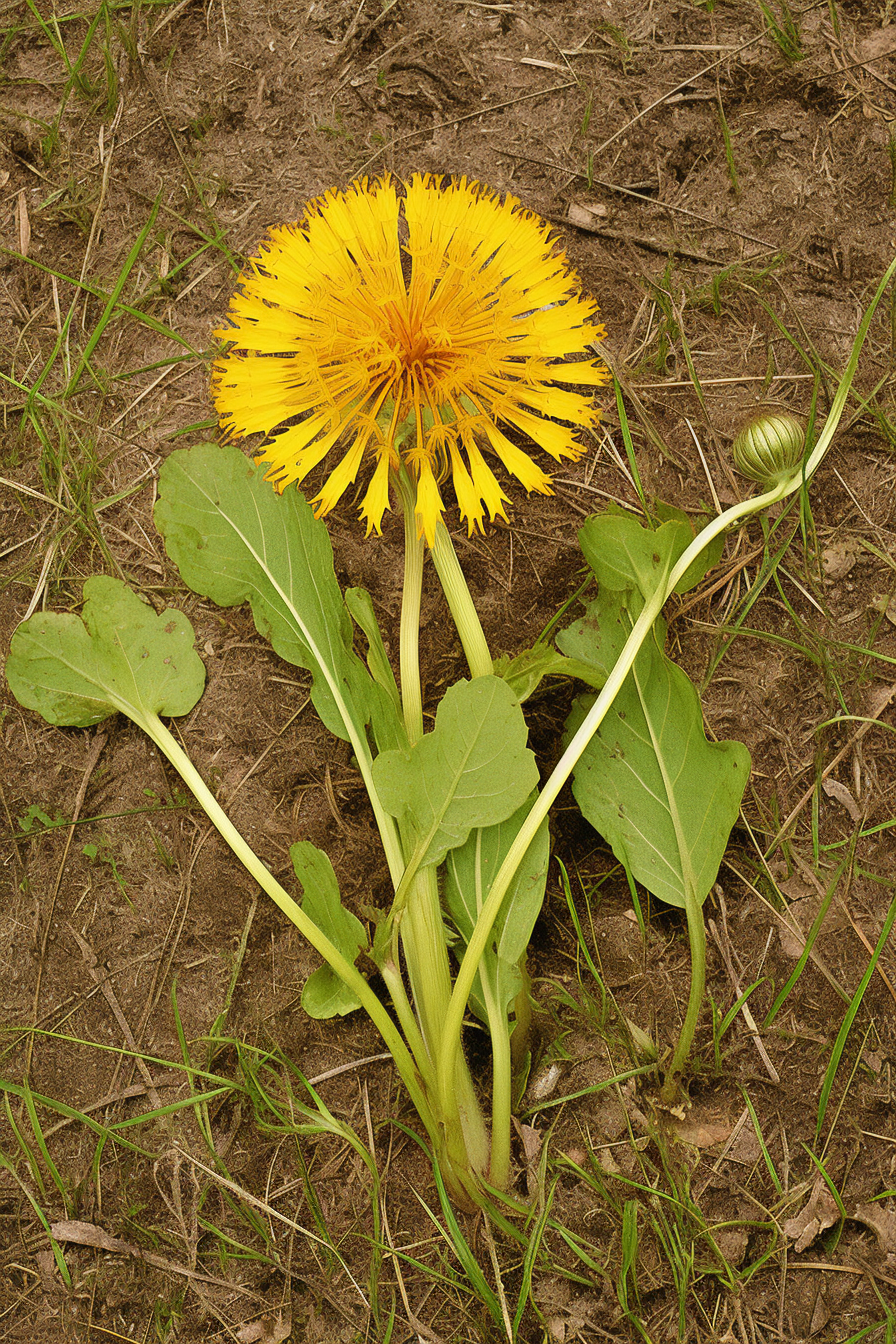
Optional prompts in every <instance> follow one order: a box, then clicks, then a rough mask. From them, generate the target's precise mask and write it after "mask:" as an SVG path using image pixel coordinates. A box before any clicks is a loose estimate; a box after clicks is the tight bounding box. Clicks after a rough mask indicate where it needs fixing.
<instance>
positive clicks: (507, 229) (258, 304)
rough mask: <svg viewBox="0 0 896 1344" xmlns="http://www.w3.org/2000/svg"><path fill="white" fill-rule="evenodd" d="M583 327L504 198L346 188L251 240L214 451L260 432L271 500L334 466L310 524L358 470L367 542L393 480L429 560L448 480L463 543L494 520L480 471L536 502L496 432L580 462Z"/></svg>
mask: <svg viewBox="0 0 896 1344" xmlns="http://www.w3.org/2000/svg"><path fill="white" fill-rule="evenodd" d="M596 315H597V305H596V304H595V303H594V302H593V301H592V300H590V299H588V298H585V297H583V296H582V294H581V293H580V288H579V280H578V277H577V276H576V275H575V273H574V272H573V271H571V270H570V268H569V266H568V264H567V261H566V258H565V257H564V256H563V254H562V252H560V251H559V249H558V248H557V246H556V245H555V244H554V243H553V241H552V240H551V238H550V227H549V225H547V224H546V223H545V222H544V221H543V220H541V219H539V218H538V216H536V215H534V214H532V213H531V212H530V211H528V210H525V209H523V207H522V206H521V205H520V202H519V201H518V200H516V199H515V198H514V197H512V196H505V197H503V198H501V197H499V196H498V195H496V194H495V193H494V192H492V191H490V190H489V189H488V188H487V187H484V186H482V185H480V184H478V183H473V182H468V181H467V180H466V178H452V179H450V180H448V181H447V183H445V182H444V181H443V179H441V178H434V177H431V176H425V175H417V176H415V177H413V178H412V180H411V181H410V182H409V183H407V184H406V185H405V186H402V184H400V183H397V182H396V180H395V179H394V178H391V177H390V176H386V177H384V178H382V179H379V180H377V181H374V182H369V181H368V180H367V179H363V180H360V181H357V182H355V183H353V184H352V185H351V186H350V187H348V188H347V189H346V190H345V191H329V192H327V193H326V194H325V195H323V196H320V197H318V198H317V199H316V200H313V201H311V202H310V203H309V204H308V206H307V207H306V209H305V213H304V216H303V218H302V219H301V220H300V221H299V222H298V223H296V224H287V225H283V226H282V227H279V228H275V229H273V230H272V231H271V233H270V235H269V237H268V238H267V239H266V240H265V241H264V242H262V243H261V244H260V248H259V255H258V256H257V257H256V258H254V259H253V260H252V261H251V262H250V264H249V269H248V270H247V271H246V272H245V273H244V274H243V276H242V277H241V279H240V282H239V285H238V289H237V292H236V293H235V295H234V297H233V300H232V302H231V307H230V312H229V314H228V317H229V323H230V325H228V326H227V327H225V328H224V329H223V330H221V331H219V332H217V333H216V335H217V336H219V337H221V338H222V339H224V340H226V341H228V342H230V343H231V344H230V346H229V348H228V350H227V352H226V353H225V354H224V355H222V356H221V358H220V359H219V360H218V361H217V362H216V364H215V367H214V374H213V393H214V398H215V403H216V406H217V409H218V412H219V414H220V417H221V420H222V424H223V426H224V427H225V429H226V430H227V432H228V433H229V434H230V435H231V436H233V437H235V438H239V437H242V436H244V435H248V434H255V433H258V432H263V433H264V434H265V435H267V436H268V441H267V443H266V445H265V446H264V447H263V449H262V450H261V455H260V458H259V460H260V461H263V462H266V463H268V464H269V468H268V472H267V479H269V480H271V481H273V482H274V484H275V485H276V487H277V488H278V489H279V490H283V489H284V488H285V487H286V486H287V485H289V484H290V483H292V482H294V481H295V482H299V483H301V482H302V481H304V480H305V478H306V477H307V476H308V474H309V473H310V472H312V471H313V470H314V468H315V467H317V466H318V465H320V464H321V463H322V462H324V460H325V459H326V458H328V457H330V456H331V454H332V455H333V465H332V469H331V470H330V473H329V475H328V476H327V478H326V480H325V481H324V484H323V486H322V488H321V490H320V492H319V494H317V496H316V497H315V499H314V500H313V503H314V505H315V510H316V512H317V514H318V516H320V515H323V514H326V513H329V512H330V510H331V509H332V508H334V506H335V505H336V504H337V503H338V501H339V500H340V499H341V497H342V495H343V494H344V493H345V491H346V490H347V489H348V487H349V486H350V485H352V484H354V482H355V481H356V480H357V478H358V476H359V474H362V473H363V478H364V479H365V480H366V479H367V473H368V471H369V470H370V468H371V467H372V476H371V477H370V480H369V483H368V485H367V490H366V493H365V495H364V497H363V500H362V502H361V506H360V513H361V517H362V518H363V519H364V521H365V522H366V525H367V532H368V535H369V534H370V532H371V531H376V532H379V531H380V528H381V524H382V519H383V514H384V513H385V511H386V509H387V508H388V507H389V479H390V472H398V471H399V470H401V468H402V467H403V468H404V469H405V470H406V471H407V472H408V474H409V475H410V477H411V478H412V480H413V481H414V482H415V485H416V505H415V511H416V520H417V531H418V535H419V536H423V537H425V539H426V541H427V543H428V544H429V545H432V543H433V540H434V538H435V531H436V526H437V524H438V522H439V520H440V518H441V517H442V514H443V512H444V508H445V505H444V503H443V500H442V494H441V489H440V487H441V486H442V485H443V484H444V482H445V481H446V480H447V478H448V477H449V475H450V477H451V479H452V483H453V486H454V493H455V495H456V498H457V502H458V505H459V508H460V512H461V516H462V517H463V518H464V519H465V520H466V523H467V526H468V529H469V531H470V533H471V534H472V532H473V531H474V530H475V529H477V528H478V529H480V530H481V529H482V526H483V521H484V518H485V514H486V512H487V513H488V515H489V517H490V518H494V517H495V516H496V515H497V516H500V517H502V518H506V515H505V513H504V505H505V503H507V501H508V497H507V495H506V494H505V493H504V490H503V489H502V487H501V485H500V484H499V481H498V478H497V477H496V475H495V473H494V471H493V470H492V465H495V466H497V465H498V464H500V465H501V466H503V468H504V470H505V471H507V472H509V473H510V474H511V475H512V476H515V477H516V478H517V480H518V481H520V482H521V484H522V485H523V486H524V487H525V489H526V490H528V491H532V490H536V491H540V492H541V493H542V494H550V493H551V478H550V476H549V475H548V474H547V473H546V472H545V471H543V470H542V468H541V467H540V466H539V465H538V464H537V463H536V462H535V461H534V460H533V458H532V457H531V456H530V455H529V453H528V452H526V451H524V450H523V449H522V448H521V447H519V446H518V444H517V443H515V442H513V441H512V440H511V438H509V437H508V432H512V433H514V436H515V437H517V438H518V437H520V436H521V437H522V439H523V441H524V442H526V444H527V446H528V445H529V444H534V445H537V447H538V448H539V449H541V450H543V451H544V452H546V453H547V454H548V455H549V456H550V457H551V458H553V459H554V460H556V461H559V460H561V459H563V458H572V459H575V458H577V457H579V456H580V455H581V453H582V452H583V451H584V447H583V445H582V444H581V443H580V442H579V441H578V440H577V439H576V436H575V431H576V430H580V429H583V428H590V427H593V426H594V425H596V423H597V420H598V415H599V412H598V411H597V410H596V408H595V407H594V405H593V402H592V397H591V395H590V394H589V392H588V391H587V389H589V388H593V387H596V386H599V385H600V384H601V383H603V382H604V381H605V380H606V376H607V372H606V369H605V368H604V366H603V365H602V364H601V363H600V362H599V361H596V360H595V359H594V358H593V350H592V349H591V346H592V344H593V343H594V342H596V341H599V340H601V339H602V337H603V335H604V329H603V327H602V326H601V325H600V324H599V323H597V322H596V321H595V318H596ZM582 389H585V391H583V390H582ZM487 459H488V460H487ZM490 463H491V465H490Z"/></svg>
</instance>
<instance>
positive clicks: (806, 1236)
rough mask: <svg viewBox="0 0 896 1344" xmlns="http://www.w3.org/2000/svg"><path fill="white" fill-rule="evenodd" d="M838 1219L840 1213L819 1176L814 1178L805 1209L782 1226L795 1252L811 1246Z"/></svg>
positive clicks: (821, 1177) (822, 1178)
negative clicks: (792, 1243)
mask: <svg viewBox="0 0 896 1344" xmlns="http://www.w3.org/2000/svg"><path fill="white" fill-rule="evenodd" d="M839 1217H840V1211H839V1209H838V1208H837V1205H836V1203H835V1201H834V1197H833V1195H832V1194H831V1192H830V1190H829V1189H828V1187H827V1185H826V1183H825V1180H824V1177H823V1176H821V1175H819V1176H816V1178H815V1184H814V1185H813V1187H812V1193H811V1195H810V1196H809V1200H808V1202H807V1204H806V1206H805V1208H804V1209H803V1210H802V1212H801V1213H798V1214H797V1215H796V1217H795V1218H791V1219H789V1220H788V1222H786V1223H785V1224H784V1232H785V1235H786V1236H788V1237H790V1238H791V1240H792V1241H793V1242H794V1247H793V1249H794V1250H795V1251H797V1252H800V1251H804V1250H805V1249H806V1247H807V1246H811V1244H812V1242H813V1241H814V1240H815V1238H816V1237H818V1236H820V1235H821V1233H822V1232H824V1231H825V1230H826V1229H827V1228H829V1227H833V1226H834V1223H836V1222H837V1220H838V1218H839Z"/></svg>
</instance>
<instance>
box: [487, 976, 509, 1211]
mask: <svg viewBox="0 0 896 1344" xmlns="http://www.w3.org/2000/svg"><path fill="white" fill-rule="evenodd" d="M482 998H483V1002H484V1003H485V1011H486V1014H487V1016H488V1029H489V1035H490V1037H491V1043H492V1141H491V1155H490V1158H489V1167H488V1178H489V1182H490V1183H491V1184H492V1185H494V1186H497V1188H498V1189H499V1190H504V1189H506V1187H507V1184H508V1182H509V1181H510V1110H511V1102H512V1098H513V1065H512V1060H511V1055H510V1032H509V1031H508V1029H507V1013H506V1012H505V1010H504V1009H503V1008H502V1007H501V1005H500V1003H498V1001H497V1000H496V998H495V995H494V993H493V992H492V988H491V985H490V983H489V979H488V976H485V975H484V976H483V977H482Z"/></svg>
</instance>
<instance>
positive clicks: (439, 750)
mask: <svg viewBox="0 0 896 1344" xmlns="http://www.w3.org/2000/svg"><path fill="white" fill-rule="evenodd" d="M527 737H528V729H527V728H526V721H525V719H524V718H523V711H522V709H521V708H520V703H519V700H518V699H517V698H516V696H515V695H514V693H513V691H512V690H511V689H510V687H509V686H508V685H507V683H506V682H505V681H503V680H502V679H501V678H500V677H493V676H489V677H476V678H475V680H473V681H459V682H457V683H456V684H455V685H454V686H451V687H449V689H448V690H447V691H446V692H445V695H444V697H443V698H442V701H441V703H440V704H439V708H438V710H437V711H436V721H435V727H434V728H433V730H432V732H431V733H427V734H426V736H425V737H422V738H421V739H420V741H419V742H417V743H415V744H414V746H413V747H410V748H406V749H404V750H395V751H387V752H383V754H382V755H380V756H378V757H377V759H376V760H375V761H374V763H373V778H374V783H375V785H376V790H377V793H378V794H379V797H380V799H381V801H382V803H383V806H384V807H385V808H386V810H387V811H388V812H391V814H392V815H393V816H394V817H397V818H398V819H399V821H401V822H404V823H406V824H408V825H410V826H412V827H413V829H414V831H415V833H416V837H417V844H416V847H415V850H414V856H413V863H414V864H415V865H418V864H429V863H441V861H442V859H444V857H445V855H446V854H447V853H448V851H449V850H450V849H454V848H455V847H456V846H458V845H462V844H463V843H464V841H465V840H466V838H467V836H468V835H469V834H470V831H472V830H473V829H474V827H477V826H492V825H496V824H498V823H499V822H502V821H506V820H507V818H508V817H510V816H512V815H513V813H514V812H515V811H516V810H517V808H518V807H520V806H521V805H522V803H523V802H524V801H525V799H526V798H527V797H528V796H529V794H530V793H531V792H532V790H533V789H534V788H535V785H536V784H537V782H538V769H537V767H536V764H535V757H534V756H533V754H532V752H531V751H529V749H528V748H527V746H526V739H527Z"/></svg>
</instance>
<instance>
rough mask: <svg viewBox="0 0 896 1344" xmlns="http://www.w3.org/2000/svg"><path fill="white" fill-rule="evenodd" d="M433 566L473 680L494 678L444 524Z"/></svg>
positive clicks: (434, 547) (440, 524)
mask: <svg viewBox="0 0 896 1344" xmlns="http://www.w3.org/2000/svg"><path fill="white" fill-rule="evenodd" d="M432 562H433V564H434V565H435V567H436V573H437V574H438V576H439V581H440V582H441V585H442V591H443V592H444V594H445V599H446V601H447V603H448V608H449V610H450V612H451V615H452V618H453V620H454V624H455V625H456V626H457V633H458V634H459V635H460V642H461V644H462V646H463V651H464V655H465V657H466V659H467V665H468V666H469V669H470V676H471V677H488V676H491V674H492V671H493V669H492V656H491V654H490V653H489V651H488V644H487V643H486V642H485V635H484V634H483V632H482V625H481V623H480V620H479V613H478V612H477V610H476V608H475V607H474V605H473V599H472V597H471V596H470V590H469V588H468V587H467V581H466V579H465V578H464V572H463V570H462V569H461V567H460V561H459V560H458V558H457V552H456V551H455V549H454V543H453V542H452V540H451V537H450V536H449V534H448V529H447V528H446V526H445V524H444V523H443V522H442V521H441V520H440V521H439V522H438V523H437V524H436V537H435V541H434V542H433V545H432Z"/></svg>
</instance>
